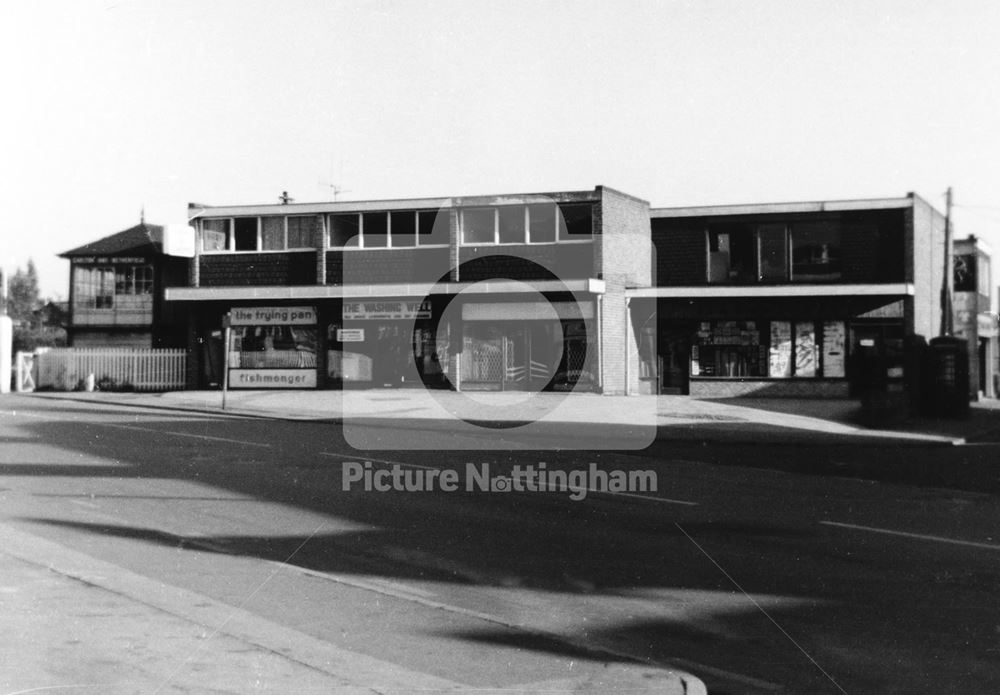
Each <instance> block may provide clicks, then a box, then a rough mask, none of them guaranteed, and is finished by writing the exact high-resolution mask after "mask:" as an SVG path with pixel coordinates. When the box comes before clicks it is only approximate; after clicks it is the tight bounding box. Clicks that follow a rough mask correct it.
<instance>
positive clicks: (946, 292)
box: [941, 186, 955, 336]
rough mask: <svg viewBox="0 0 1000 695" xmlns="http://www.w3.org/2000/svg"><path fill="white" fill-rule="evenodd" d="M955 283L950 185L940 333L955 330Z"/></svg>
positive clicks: (947, 198)
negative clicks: (952, 303)
mask: <svg viewBox="0 0 1000 695" xmlns="http://www.w3.org/2000/svg"><path fill="white" fill-rule="evenodd" d="M954 284H955V265H954V254H953V252H952V241H951V186H948V191H947V192H946V193H945V208H944V281H943V282H942V283H941V335H948V336H950V335H951V334H952V333H954V332H955V320H954V316H953V313H954V312H953V309H952V306H951V297H952V294H953V288H954Z"/></svg>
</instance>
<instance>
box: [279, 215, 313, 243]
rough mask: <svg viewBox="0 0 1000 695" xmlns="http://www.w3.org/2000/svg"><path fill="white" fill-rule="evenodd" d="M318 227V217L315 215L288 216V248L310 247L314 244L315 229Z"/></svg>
mask: <svg viewBox="0 0 1000 695" xmlns="http://www.w3.org/2000/svg"><path fill="white" fill-rule="evenodd" d="M318 229H319V218H318V217H316V216H315V215H310V216H308V217H289V218H288V245H287V246H286V248H289V249H311V248H313V247H314V245H315V244H316V241H315V240H316V231H317V230H318Z"/></svg>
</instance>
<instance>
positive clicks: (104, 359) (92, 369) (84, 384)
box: [17, 348, 187, 391]
mask: <svg viewBox="0 0 1000 695" xmlns="http://www.w3.org/2000/svg"><path fill="white" fill-rule="evenodd" d="M17 364H18V379H17V385H18V390H24V391H27V390H32V389H31V386H34V388H39V389H42V388H51V389H55V390H58V391H73V390H81V389H84V388H88V387H92V388H98V389H101V390H109V391H170V390H173V389H183V388H184V384H185V371H186V367H187V352H186V351H185V350H153V349H145V348H55V349H50V350H44V351H43V350H39V351H37V352H36V353H35V355H34V360H33V364H32V360H31V359H30V358H29V355H26V354H25V353H18V360H17ZM25 370H26V373H23V374H22V371H25ZM91 377H92V380H91ZM32 382H34V383H32Z"/></svg>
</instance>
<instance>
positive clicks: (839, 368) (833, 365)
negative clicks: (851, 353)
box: [823, 321, 847, 377]
mask: <svg viewBox="0 0 1000 695" xmlns="http://www.w3.org/2000/svg"><path fill="white" fill-rule="evenodd" d="M846 335H847V333H846V331H845V330H844V322H843V321H827V322H826V323H824V324H823V376H826V377H843V376H844V375H845V372H844V358H845V357H846V355H847V351H846V350H847V342H846V340H845V337H846Z"/></svg>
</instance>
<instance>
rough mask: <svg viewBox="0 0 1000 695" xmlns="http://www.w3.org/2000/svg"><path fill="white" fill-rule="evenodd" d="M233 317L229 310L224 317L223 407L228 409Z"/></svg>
mask: <svg viewBox="0 0 1000 695" xmlns="http://www.w3.org/2000/svg"><path fill="white" fill-rule="evenodd" d="M231 324H232V317H231V316H230V315H229V312H226V315H225V316H223V317H222V409H223V410H225V409H226V395H227V393H228V392H229V341H230V339H231V337H232V336H231V335H230V333H231V331H232V327H231Z"/></svg>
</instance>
